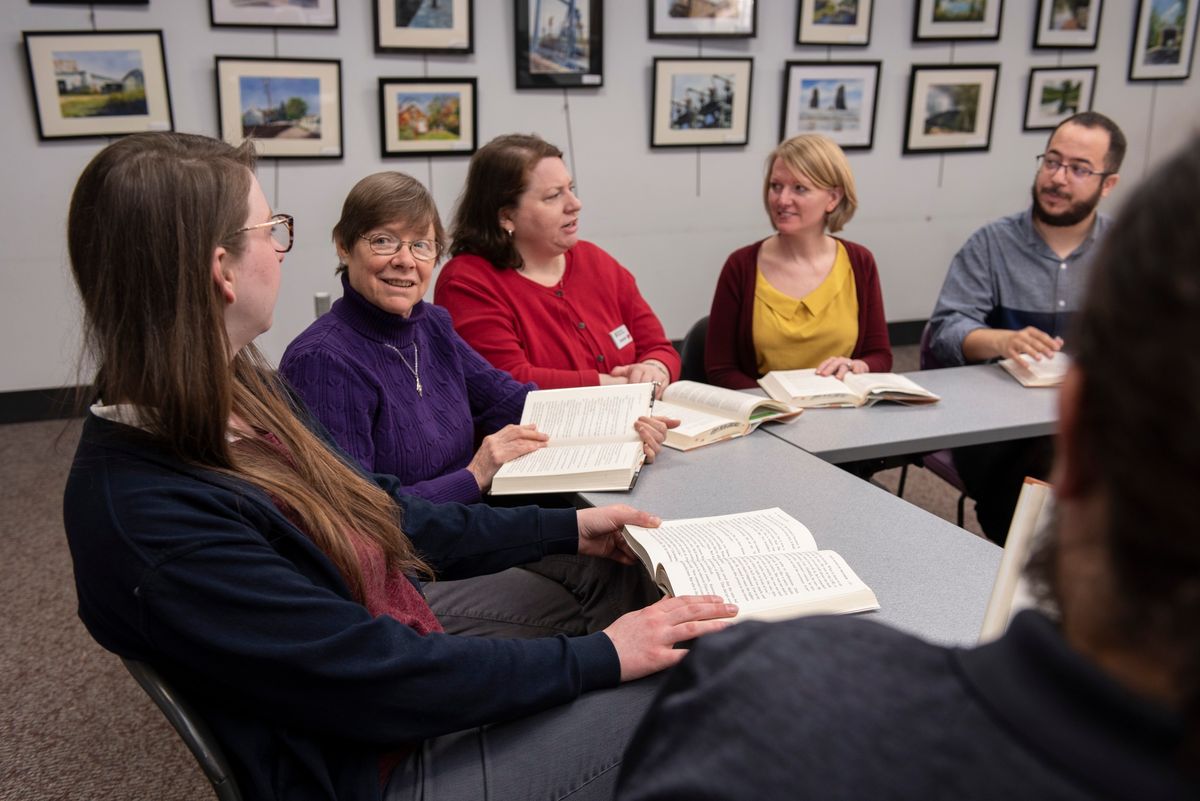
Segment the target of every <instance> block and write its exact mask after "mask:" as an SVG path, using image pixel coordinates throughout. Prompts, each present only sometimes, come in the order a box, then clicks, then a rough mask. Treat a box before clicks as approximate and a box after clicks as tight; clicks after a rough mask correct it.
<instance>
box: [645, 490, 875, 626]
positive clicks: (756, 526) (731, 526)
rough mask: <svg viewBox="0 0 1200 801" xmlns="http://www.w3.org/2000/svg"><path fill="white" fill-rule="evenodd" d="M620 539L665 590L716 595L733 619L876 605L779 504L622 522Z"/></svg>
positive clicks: (838, 560)
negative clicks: (652, 523)
mask: <svg viewBox="0 0 1200 801" xmlns="http://www.w3.org/2000/svg"><path fill="white" fill-rule="evenodd" d="M625 538H626V540H627V541H628V542H629V545H630V547H631V548H633V550H634V552H635V553H637V555H638V558H639V559H641V561H642V564H644V565H645V566H646V568H647V569H648V570H649V571H650V574H651V575H652V576H653V577H654V580H655V582H656V583H657V584H658V586H659V587H660V588H661V589H662V591H663V592H665V593H666V594H667V595H719V596H721V597H722V598H724V599H725V600H726V601H727V602H729V603H734V604H737V605H738V607H739V610H738V615H737V617H736V618H735V620H749V619H754V620H784V619H786V618H791V617H800V616H802V615H817V614H841V613H848V612H864V611H866V610H868V609H878V608H879V602H878V601H877V600H875V593H873V592H871V589H870V588H869V587H867V585H866V584H863V582H862V580H861V579H859V577H858V576H856V575H854V571H853V570H851V569H850V567H849V566H848V565H847V564H846V563H845V561H843V560H842V557H840V556H838V555H837V554H836V553H834V552H833V551H818V550H817V543H816V542H815V541H814V540H813V536H812V534H811V533H810V532H809V530H808V529H807V528H805V527H804V525H803V524H801V523H800V522H799V521H798V520H796V519H795V518H793V517H792V516H791V515H789V514H788V513H787V512H784V511H783V510H782V509H778V508H775V509H761V510H759V511H756V512H742V513H740V514H732V515H721V516H720V517H698V518H694V519H691V520H670V521H664V522H663V524H662V525H661V526H659V527H658V528H642V527H641V526H626V527H625Z"/></svg>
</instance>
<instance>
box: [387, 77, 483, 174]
mask: <svg viewBox="0 0 1200 801" xmlns="http://www.w3.org/2000/svg"><path fill="white" fill-rule="evenodd" d="M475 96H476V91H475V79H474V78H380V79H379V121H380V135H381V141H382V142H383V150H382V155H383V157H384V158H389V157H393V156H469V155H471V154H472V153H474V152H475V149H476V148H477V147H478V146H479V125H478V123H477V117H476V113H477V112H476V109H477V108H478V103H477V102H476V100H475Z"/></svg>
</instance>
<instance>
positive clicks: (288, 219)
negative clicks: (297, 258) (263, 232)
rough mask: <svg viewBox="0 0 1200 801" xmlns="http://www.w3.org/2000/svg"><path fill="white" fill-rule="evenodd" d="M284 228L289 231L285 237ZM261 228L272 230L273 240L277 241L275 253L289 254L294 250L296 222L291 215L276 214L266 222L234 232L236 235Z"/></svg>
mask: <svg viewBox="0 0 1200 801" xmlns="http://www.w3.org/2000/svg"><path fill="white" fill-rule="evenodd" d="M279 226H283V227H284V228H286V230H287V236H286V237H284V234H283V229H281V228H280V227H279ZM259 228H270V229H271V238H272V239H274V240H275V252H276V253H287V252H288V251H289V250H291V249H292V242H294V241H295V233H296V220H295V218H294V217H292V215H290V214H276V215H274V216H272V217H271V219H269V220H267V221H266V222H262V223H258V224H257V225H247V226H246V227H245V228H239V229H237V230H236V231H234V232H233V233H234V235H237V234H240V233H243V232H245V231H257V230H258V229H259Z"/></svg>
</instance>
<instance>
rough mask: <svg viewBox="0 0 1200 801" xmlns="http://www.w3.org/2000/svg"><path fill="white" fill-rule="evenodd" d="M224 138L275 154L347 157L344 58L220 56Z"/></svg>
mask: <svg viewBox="0 0 1200 801" xmlns="http://www.w3.org/2000/svg"><path fill="white" fill-rule="evenodd" d="M216 62H217V109H218V116H219V118H220V127H221V138H222V139H224V140H225V141H226V142H228V143H229V144H231V145H239V144H241V143H242V140H244V139H254V140H255V142H256V144H257V147H258V153H259V155H260V156H262V157H264V158H274V159H340V158H341V157H342V62H340V61H338V60H336V59H315V58H312V59H301V58H294V59H283V58H242V57H233V56H217V57H216Z"/></svg>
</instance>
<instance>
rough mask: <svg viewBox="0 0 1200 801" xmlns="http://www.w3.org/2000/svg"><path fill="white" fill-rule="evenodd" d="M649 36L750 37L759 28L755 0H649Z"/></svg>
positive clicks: (656, 37) (669, 37)
mask: <svg viewBox="0 0 1200 801" xmlns="http://www.w3.org/2000/svg"><path fill="white" fill-rule="evenodd" d="M648 5H649V8H650V38H651V39H679V38H685V37H692V38H694V37H712V36H723V37H727V38H733V37H740V38H750V37H752V36H754V34H755V33H756V31H757V24H758V7H757V6H758V4H757V3H756V2H755V0H649V2H648Z"/></svg>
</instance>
